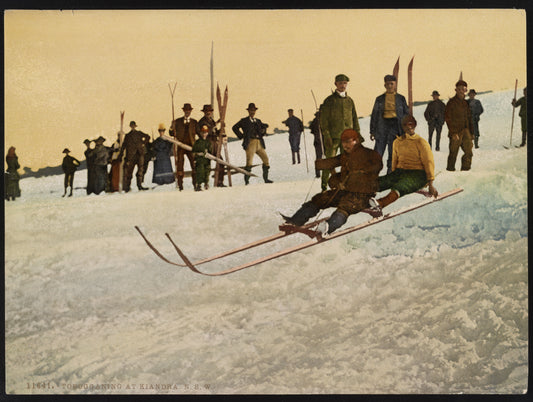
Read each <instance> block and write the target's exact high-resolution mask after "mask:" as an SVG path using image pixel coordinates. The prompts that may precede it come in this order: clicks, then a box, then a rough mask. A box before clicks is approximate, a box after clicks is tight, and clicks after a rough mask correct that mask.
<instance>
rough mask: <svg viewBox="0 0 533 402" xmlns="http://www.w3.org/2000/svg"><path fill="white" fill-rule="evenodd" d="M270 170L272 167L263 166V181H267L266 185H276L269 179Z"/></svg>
mask: <svg viewBox="0 0 533 402" xmlns="http://www.w3.org/2000/svg"><path fill="white" fill-rule="evenodd" d="M268 169H270V166H267V165H263V180H264V181H265V183H274V182H273V181H272V180H270V179H269V178H268Z"/></svg>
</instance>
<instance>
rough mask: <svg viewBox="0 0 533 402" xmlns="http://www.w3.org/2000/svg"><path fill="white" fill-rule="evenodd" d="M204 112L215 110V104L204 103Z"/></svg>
mask: <svg viewBox="0 0 533 402" xmlns="http://www.w3.org/2000/svg"><path fill="white" fill-rule="evenodd" d="M201 111H202V112H212V111H213V106H211V105H204V107H203V109H202V110H201Z"/></svg>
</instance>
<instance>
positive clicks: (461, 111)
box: [444, 80, 473, 172]
mask: <svg viewBox="0 0 533 402" xmlns="http://www.w3.org/2000/svg"><path fill="white" fill-rule="evenodd" d="M467 88H468V84H467V83H466V82H465V81H463V80H459V81H457V83H456V84H455V96H454V97H453V98H451V99H450V100H449V101H448V103H447V104H446V108H445V109H444V119H445V120H446V125H447V126H448V138H449V139H450V153H449V154H448V163H447V166H446V170H448V171H451V172H453V171H455V161H456V159H457V154H458V153H459V148H461V149H462V150H463V157H462V158H461V170H470V167H471V166H472V156H473V153H472V147H473V144H472V132H473V129H472V113H471V112H470V107H469V106H468V103H467V101H466V100H465V95H466V91H467Z"/></svg>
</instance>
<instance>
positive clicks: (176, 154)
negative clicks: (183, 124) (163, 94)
mask: <svg viewBox="0 0 533 402" xmlns="http://www.w3.org/2000/svg"><path fill="white" fill-rule="evenodd" d="M176 85H178V83H177V82H176V83H174V88H172V87H171V86H170V83H169V84H168V89H169V90H170V97H171V98H172V123H171V126H170V129H171V130H172V133H173V134H171V135H173V136H176V127H174V124H175V123H174V92H176ZM174 163H175V166H176V187H178V185H179V184H178V146H177V145H176V144H174Z"/></svg>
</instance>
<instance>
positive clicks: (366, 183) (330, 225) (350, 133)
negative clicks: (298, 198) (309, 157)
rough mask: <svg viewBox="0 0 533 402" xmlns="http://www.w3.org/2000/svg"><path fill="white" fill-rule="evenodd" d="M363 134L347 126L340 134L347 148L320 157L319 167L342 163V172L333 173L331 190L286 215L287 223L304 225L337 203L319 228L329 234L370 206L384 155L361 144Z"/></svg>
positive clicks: (332, 166)
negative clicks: (334, 153) (337, 153)
mask: <svg viewBox="0 0 533 402" xmlns="http://www.w3.org/2000/svg"><path fill="white" fill-rule="evenodd" d="M361 139H362V137H361V135H360V134H359V133H358V132H357V131H355V130H353V129H346V130H344V131H343V132H342V134H341V138H340V140H341V144H342V148H343V150H344V152H342V153H341V154H340V155H337V156H334V157H331V158H326V159H317V160H316V161H315V167H316V168H317V169H320V170H324V169H334V168H336V167H338V166H340V167H341V171H340V173H335V174H333V175H332V176H331V177H330V179H329V181H328V184H329V186H330V187H331V190H327V191H323V192H321V193H318V194H316V195H315V196H313V198H311V201H308V202H306V203H304V204H303V205H302V206H301V207H300V209H299V210H298V211H296V213H295V214H294V215H293V216H292V217H286V216H284V217H283V218H284V219H285V221H286V222H287V223H290V224H293V225H296V226H302V225H303V224H304V223H305V222H307V220H308V219H309V218H311V217H313V216H315V215H316V214H317V213H318V211H320V210H321V209H325V208H330V207H337V209H336V210H335V212H333V214H332V215H331V216H330V217H329V219H328V220H327V221H325V222H324V225H323V226H322V225H319V227H318V228H317V231H318V232H320V233H322V234H323V235H326V234H330V233H332V232H333V231H335V230H336V229H338V228H339V227H341V226H342V225H344V223H345V222H346V220H347V219H348V216H349V215H352V214H356V213H358V212H360V211H362V210H363V209H366V208H369V207H370V204H369V203H368V201H369V200H370V198H372V197H373V196H374V195H375V194H376V192H377V191H378V190H379V184H378V175H379V171H380V170H381V169H382V168H383V162H382V160H381V155H380V154H379V153H378V152H377V151H374V150H372V149H369V148H365V147H364V146H363V145H362V144H361Z"/></svg>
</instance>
